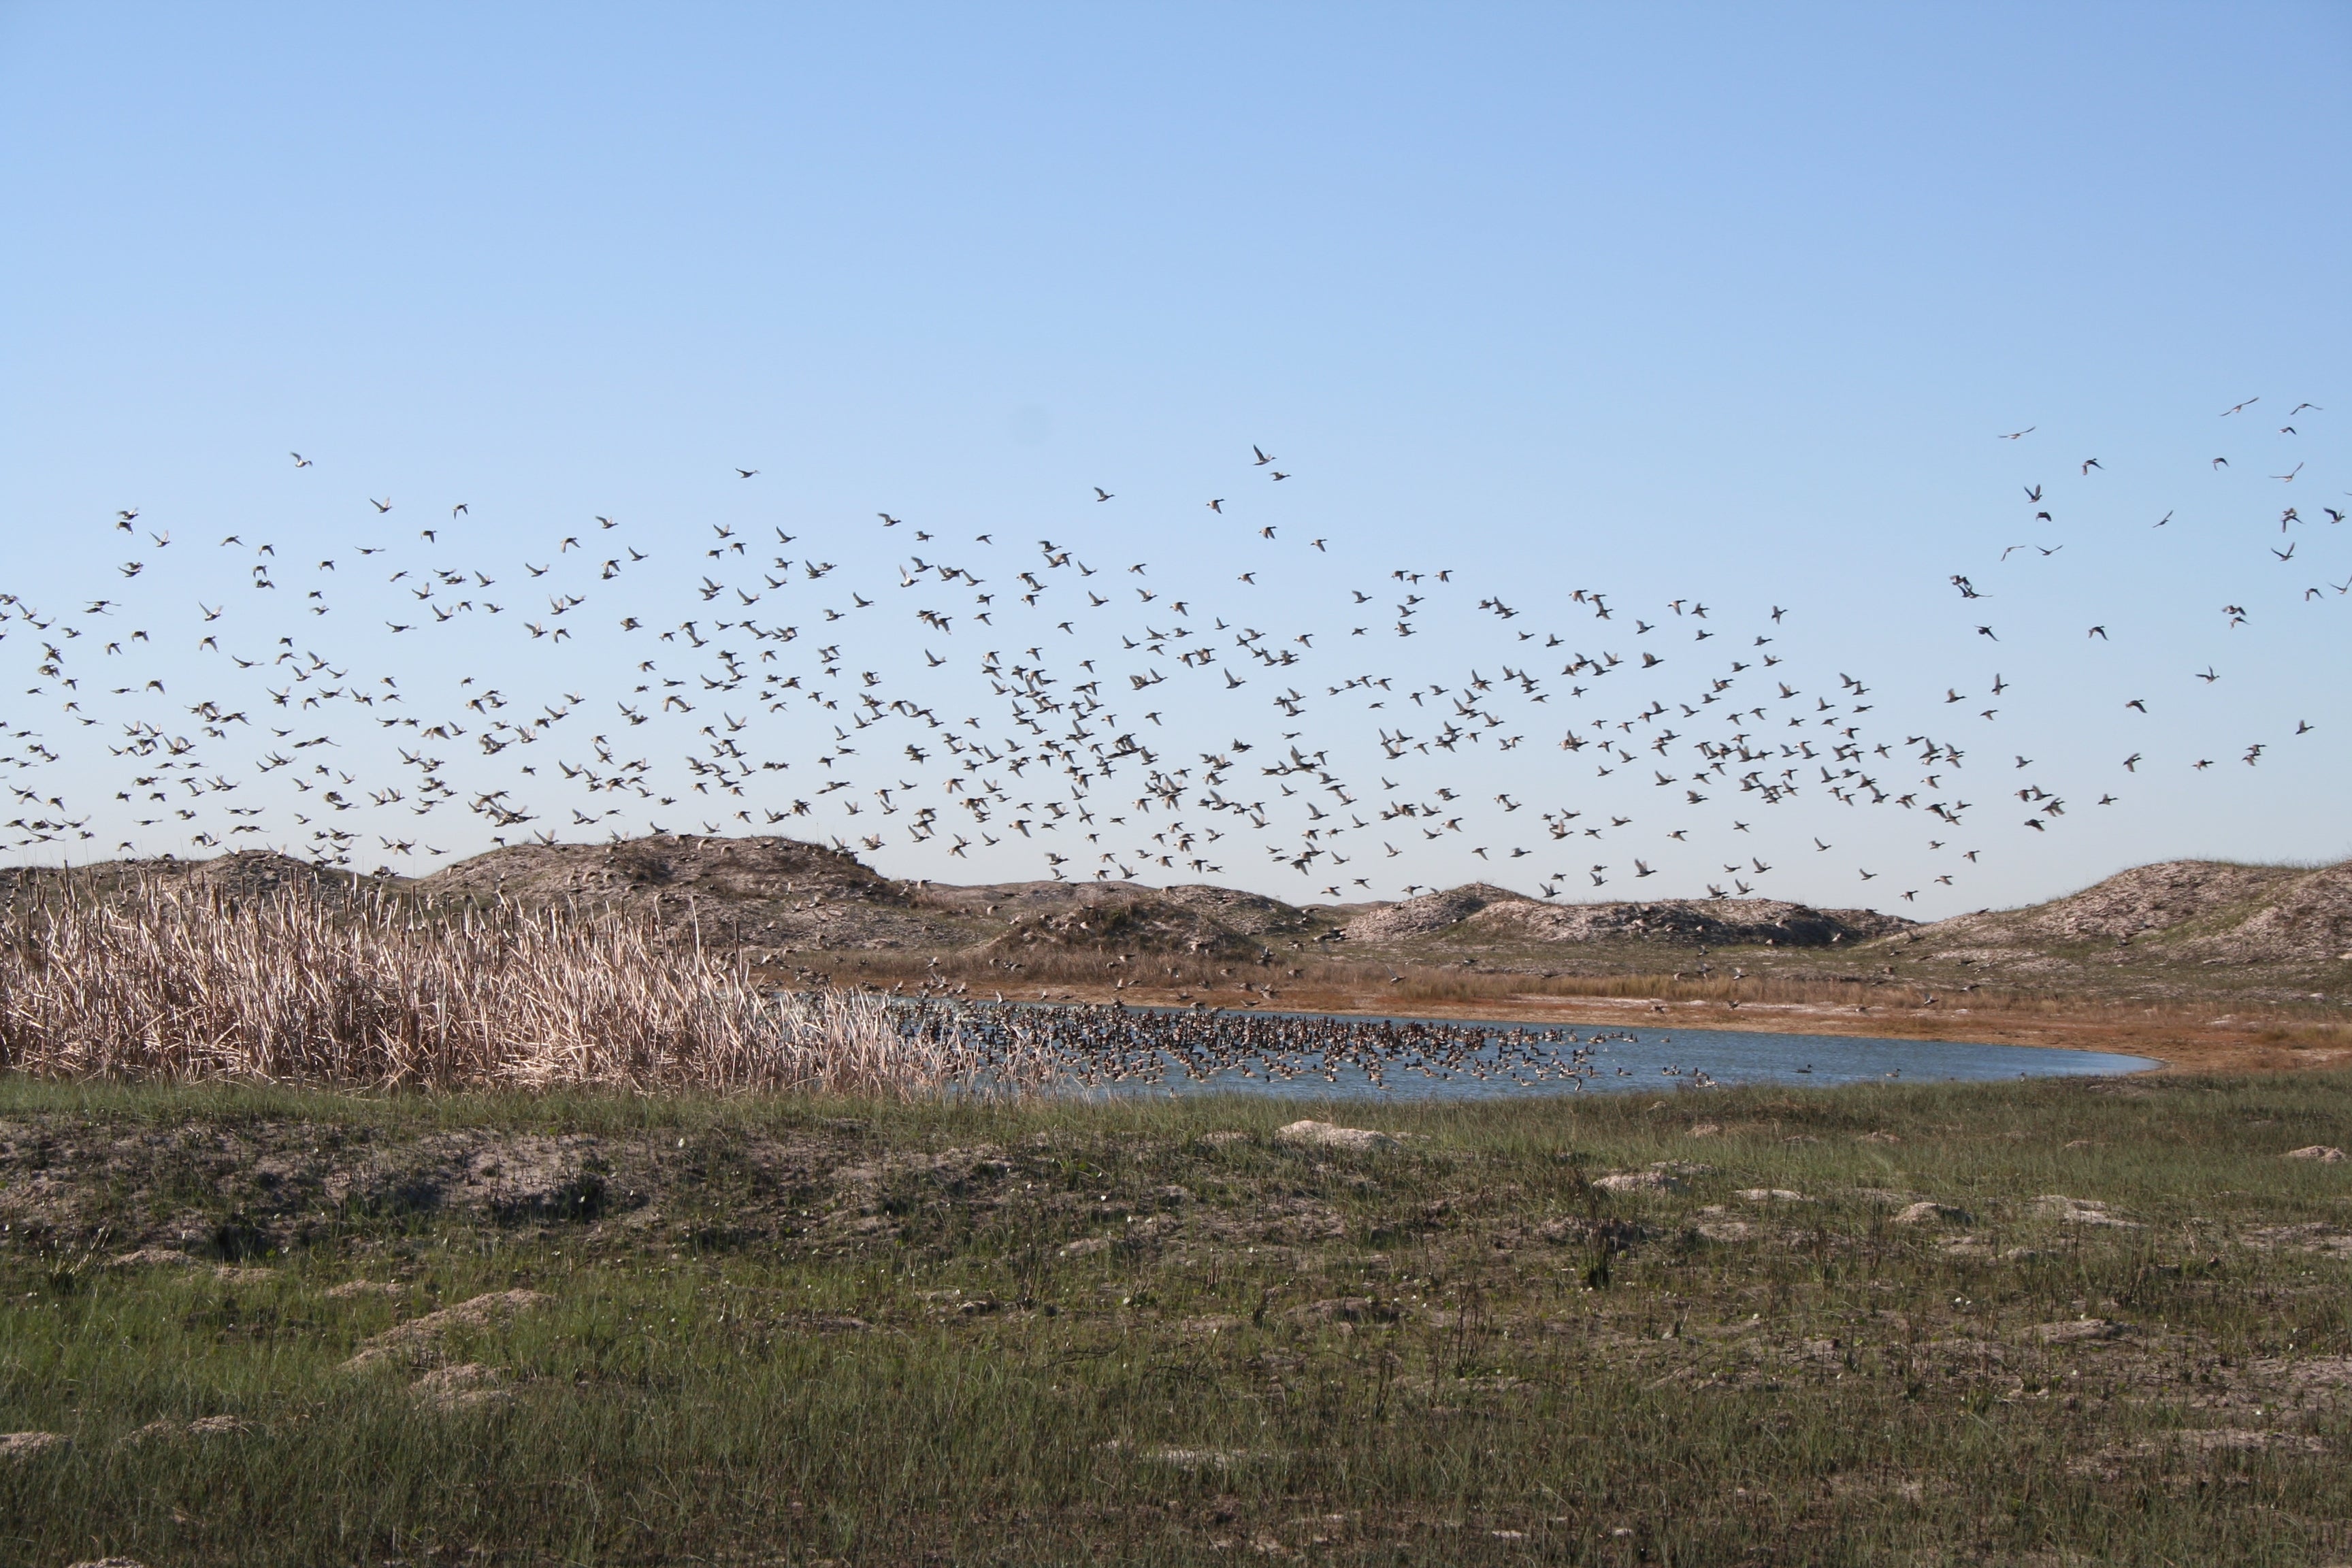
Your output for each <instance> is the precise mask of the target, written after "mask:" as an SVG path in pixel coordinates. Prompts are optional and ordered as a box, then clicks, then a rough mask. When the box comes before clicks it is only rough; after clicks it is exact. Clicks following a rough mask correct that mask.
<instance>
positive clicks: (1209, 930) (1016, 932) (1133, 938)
mask: <svg viewBox="0 0 2352 1568" xmlns="http://www.w3.org/2000/svg"><path fill="white" fill-rule="evenodd" d="M926 901H929V902H934V903H940V904H943V905H949V906H952V907H958V908H961V909H964V910H968V911H970V912H976V913H978V914H980V915H981V916H982V917H983V918H987V919H993V920H1001V921H1010V922H1011V926H1010V929H1009V930H1006V931H1003V934H1001V935H999V936H997V937H995V938H994V939H993V940H992V941H991V942H988V943H987V945H986V946H985V947H984V948H983V949H982V951H983V952H992V953H1010V952H1022V951H1024V950H1030V949H1034V948H1037V947H1039V946H1046V947H1060V948H1071V949H1099V950H1102V951H1105V952H1114V951H1115V952H1188V953H1214V954H1217V955H1220V956H1224V957H1242V956H1254V955H1255V953H1256V952H1258V951H1259V950H1260V949H1261V948H1263V947H1264V946H1265V945H1267V944H1268V943H1270V942H1273V941H1275V940H1276V939H1277V938H1280V939H1284V940H1288V939H1290V938H1292V937H1296V936H1301V935H1305V934H1307V933H1309V932H1312V931H1318V930H1319V929H1321V928H1320V927H1319V926H1318V924H1317V922H1316V921H1314V919H1313V918H1312V917H1310V916H1309V915H1307V913H1306V912H1305V911H1303V910H1297V909H1294V908H1292V907H1291V906H1290V905H1288V904H1286V903H1282V902H1280V901H1279V900H1275V899H1267V898H1261V897H1259V896H1258V895H1257V894H1255V893H1243V892H1236V891H1234V889H1230V888H1209V887H1182V888H1166V889H1154V888H1145V887H1139V886H1138V885H1136V884H1134V883H1131V882H1014V883H1007V884H1004V885H1002V886H998V887H979V888H951V889H932V890H931V891H929V893H927V894H926ZM973 906H977V908H976V910H975V909H974V908H973Z"/></svg>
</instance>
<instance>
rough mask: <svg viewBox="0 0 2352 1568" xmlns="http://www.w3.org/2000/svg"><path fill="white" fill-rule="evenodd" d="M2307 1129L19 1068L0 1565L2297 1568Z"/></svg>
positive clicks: (1961, 1102)
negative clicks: (367, 1092)
mask: <svg viewBox="0 0 2352 1568" xmlns="http://www.w3.org/2000/svg"><path fill="white" fill-rule="evenodd" d="M1301 1114H1310V1115H1314V1116H1318V1117H1320V1118H1322V1119H1324V1120H1327V1121H1334V1122H1338V1123H1341V1124H1343V1125H1347V1126H1351V1127H1360V1128H1373V1129H1381V1130H1384V1131H1386V1132H1387V1133H1390V1134H1392V1136H1391V1137H1387V1138H1381V1139H1369V1138H1366V1139H1354V1140H1344V1139H1343V1140H1341V1141H1339V1142H1299V1141H1297V1139H1296V1138H1295V1137H1293V1138H1286V1137H1284V1136H1282V1135H1280V1133H1279V1131H1278V1130H1279V1129H1280V1128H1281V1127H1282V1125H1283V1124H1284V1123H1286V1122H1288V1121H1291V1120H1293V1119H1294V1118H1297V1117H1298V1116H1300V1115H1301ZM2347 1133H2352V1076H2347V1075H2344V1074H2336V1073H2311V1074H2305V1075H2302V1076H2298V1077H2294V1078H2284V1077H2276V1076H2273V1077H2266V1078H2256V1079H2202V1078H2190V1077H2169V1078H2157V1079H2132V1080H2125V1081H2090V1082H2085V1081H2080V1080H2076V1081H2043V1082H2039V1083H2016V1084H2002V1085H1993V1086H1969V1087H1926V1086H1919V1087H1909V1086H1905V1087H1885V1088H1872V1089H1856V1090H1837V1091H1829V1092H1806V1093H1792V1092H1788V1091H1783V1090H1757V1091H1729V1092H1722V1093H1714V1094H1679V1095H1669V1096H1664V1097H1652V1096H1642V1095H1638V1094H1626V1095H1608V1096H1591V1097H1587V1098H1583V1099H1580V1100H1558V1099H1549V1100H1539V1101H1538V1100H1524V1101H1501V1102H1489V1103H1485V1104H1480V1105H1476V1106H1470V1107H1450V1108H1433V1107H1376V1106H1365V1105H1361V1104H1355V1105H1343V1106H1336V1107H1327V1108H1323V1109H1321V1110H1308V1111H1305V1112H1302V1110H1300V1109H1298V1108H1297V1107H1296V1106H1276V1105H1274V1104H1270V1103H1267V1102H1265V1101H1264V1100H1232V1099H1228V1100H1215V1099H1193V1100H1182V1101H1178V1102H1170V1101H1166V1100H1160V1101H1153V1102H1148V1103H1145V1102H1130V1103H1124V1104H1115V1105H1076V1104H1067V1103H1061V1104H1053V1103H1047V1104H1026V1105H1003V1106H973V1105H954V1104H943V1103H936V1102H934V1103H920V1102H917V1103H903V1102H902V1103H887V1104H885V1103H868V1102H860V1101H853V1100H834V1099H824V1098H810V1097H781V1096H777V1097H757V1096H749V1095H747V1096H742V1097H735V1098H719V1097H699V1098H698V1097H684V1096H680V1097H650V1096H648V1097H626V1096H618V1095H615V1096H606V1097H597V1096H560V1095H538V1096H533V1095H526V1094H520V1093H516V1094H506V1095H495V1096H482V1097H465V1096H434V1097H427V1096H422V1095H419V1096H412V1097H405V1098H384V1097H364V1096H357V1095H333V1094H325V1093H299V1092H292V1091H278V1090H268V1089H208V1088H188V1087H177V1088H174V1087H147V1088H122V1087H102V1086H101V1087H86V1086H61V1085H58V1084H57V1083H54V1082H39V1081H34V1080H29V1079H0V1224H4V1225H5V1226H6V1228H5V1231H0V1293H5V1300H6V1302H7V1308H6V1310H5V1312H0V1429H5V1430H6V1431H9V1432H12V1433H14V1434H16V1436H11V1437H8V1438H6V1439H5V1440H0V1562H5V1563H27V1564H40V1565H52V1564H54V1565H58V1568H62V1565H64V1564H67V1563H73V1562H76V1561H81V1560H88V1559H96V1558H101V1557H105V1556H108V1555H110V1554H114V1555H121V1556H125V1557H129V1558H131V1559H134V1560H136V1561H138V1562H141V1563H148V1564H151V1565H155V1568H161V1565H163V1564H170V1563H249V1564H275V1563H284V1564H304V1565H310V1564H318V1563H370V1564H375V1563H395V1562H397V1563H406V1564H423V1563H450V1564H459V1563H464V1564H475V1563H550V1564H552V1563H820V1562H832V1563H844V1564H846V1563H929V1562H940V1563H1191V1562H1218V1563H1231V1562H1236V1561H1244V1560H1256V1559H1257V1558H1258V1557H1259V1556H1261V1555H1263V1556H1265V1557H1268V1558H1276V1557H1279V1558H1283V1559H1297V1560H1306V1561H1314V1562H1335V1563H1358V1562H1361V1563H1402V1562H1433V1563H1525V1562H1563V1563H1627V1564H1631V1563H1694V1564H1702V1563H1703V1564H1713V1563H2052V1564H2055V1563H2148V1564H2156V1563H2190V1562H2194V1563H2296V1564H2304V1563H2324V1562H2328V1561H2333V1560H2335V1559H2336V1558H2339V1557H2344V1556H2352V1522H2347V1521H2352V1463H2347V1457H2352V1289H2347V1287H2352V1163H2335V1162H2329V1161H2327V1160H2326V1159H2324V1158H2319V1157H2312V1156H2305V1157H2300V1158H2294V1157H2289V1156H2290V1155H2291V1154H2293V1153H2294V1152H2296V1151H2299V1150H2308V1149H2310V1148H2312V1147H2314V1146H2321V1147H2325V1146H2331V1145H2333V1146H2341V1145H2343V1144H2345V1143H2347V1142H2352V1137H2347Z"/></svg>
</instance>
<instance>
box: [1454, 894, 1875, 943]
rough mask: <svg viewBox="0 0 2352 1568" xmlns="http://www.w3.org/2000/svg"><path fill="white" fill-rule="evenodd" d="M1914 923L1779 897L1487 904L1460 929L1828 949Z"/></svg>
mask: <svg viewBox="0 0 2352 1568" xmlns="http://www.w3.org/2000/svg"><path fill="white" fill-rule="evenodd" d="M1912 923H1913V922H1911V921H1906V920H1900V919H1897V918H1896V917H1895V916H1893V915H1882V914H1880V913H1878V912H1877V911H1875V910H1817V909H1813V908H1811V907H1810V906H1808V905H1805V904H1791V903H1784V902H1782V901H1781V900H1778V899H1664V900H1658V901H1656V902H1652V903H1617V904H1537V903H1529V902H1527V901H1525V900H1520V901H1517V902H1514V903H1502V904H1491V905H1489V906H1487V907H1486V908H1485V909H1483V910H1479V911H1478V912H1477V913H1476V914H1475V915H1474V916H1472V917H1471V918H1470V919H1469V920H1468V921H1465V922H1464V929H1463V930H1462V931H1461V932H1460V933H1458V934H1459V935H1460V936H1461V937H1463V938H1465V939H1466V938H1469V937H1470V936H1471V935H1472V934H1473V933H1475V934H1476V935H1477V936H1478V937H1479V938H1481V939H1483V940H1486V941H1489V942H1514V941H1516V942H1675V943H1679V944H1682V945H1685V946H1706V947H1830V946H1833V945H1838V944H1842V943H1847V942H1866V941H1868V940H1869V939H1871V938H1873V937H1877V936H1885V935H1887V934H1889V933H1890V932H1894V931H1902V930H1904V929H1906V928H1907V927H1908V926H1910V925H1911V924H1912Z"/></svg>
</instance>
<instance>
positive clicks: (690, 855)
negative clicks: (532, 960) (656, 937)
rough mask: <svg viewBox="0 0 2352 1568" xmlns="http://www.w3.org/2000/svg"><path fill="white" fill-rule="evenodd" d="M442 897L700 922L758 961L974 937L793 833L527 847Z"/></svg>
mask: <svg viewBox="0 0 2352 1568" xmlns="http://www.w3.org/2000/svg"><path fill="white" fill-rule="evenodd" d="M415 887H416V889H417V890H418V891H419V892H421V893H424V894H425V895H426V896H428V897H431V898H434V899H436V900H459V899H473V900H482V899H492V898H506V899H510V900H520V902H523V903H525V904H533V905H546V904H553V903H562V902H577V903H580V904H583V905H587V906H591V907H616V908H620V909H624V910H630V911H632V912H635V913H642V914H646V915H650V916H652V917H654V918H655V919H656V920H658V921H661V922H662V923H663V924H664V925H665V926H667V927H671V928H675V929H680V930H682V929H684V928H686V927H688V926H689V925H690V926H692V927H693V928H694V929H695V931H696V932H697V933H698V940H700V941H702V942H705V943H708V944H716V945H732V946H735V947H738V948H740V949H742V950H744V951H746V952H750V953H751V955H752V956H754V957H755V958H761V957H767V956H771V955H773V954H777V953H781V952H784V951H787V950H789V951H793V952H801V951H806V950H810V949H829V950H856V949H890V948H925V947H938V948H954V947H964V946H968V945H970V944H971V942H972V941H973V940H974V937H973V933H972V932H971V931H968V930H966V929H964V928H963V927H962V926H961V925H960V924H956V923H950V922H948V921H941V920H940V919H938V918H936V916H934V915H931V914H929V913H928V912H927V911H926V910H925V909H923V908H919V903H921V902H923V900H919V898H918V894H919V891H920V889H921V887H922V884H919V883H914V882H899V881H894V880H892V879H890V878H887V877H885V876H883V875H882V874H881V873H879V872H877V871H876V870H874V869H873V868H870V867H868V866H866V865H863V864H861V863H860V862H859V861H858V859H857V858H856V856H854V855H851V854H848V853H846V852H845V851H842V850H838V849H828V848H826V847H824V846H823V845H821V844H805V843H803V842H801V841H800V840H798V839H793V838H778V837H747V838H701V837H691V836H688V835H682V834H660V835H657V836H655V837H646V838H632V839H626V840H624V841H622V842H620V843H617V844H546V845H541V844H526V845H517V846H514V847H510V848H506V849H498V850H493V851H492V852H490V853H489V854H488V855H478V856H476V857H474V858H472V859H470V860H465V861H461V862H459V863H458V864H457V865H455V866H450V867H446V868H444V869H442V870H439V871H436V872H435V873H434V874H433V875H431V876H430V877H426V878H425V879H422V880H420V881H419V882H417V883H416V884H415Z"/></svg>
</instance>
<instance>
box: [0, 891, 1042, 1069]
mask: <svg viewBox="0 0 2352 1568" xmlns="http://www.w3.org/2000/svg"><path fill="white" fill-rule="evenodd" d="M0 1068H8V1069H14V1070H16V1071H22V1072H28V1073H34V1074H39V1075H46V1076H63V1077H78V1078H88V1077H103V1078H113V1079H171V1080H187V1079H252V1080H261V1081H268V1082H277V1083H327V1084H346V1085H378V1086H385V1087H394V1086H414V1087H422V1088H435V1089H461V1088H486V1087H491V1086H509V1087H533V1088H555V1087H564V1086H572V1085H596V1086H601V1087H606V1088H615V1089H636V1090H648V1089H687V1088H691V1089H763V1090H824V1091H838V1092H851V1093H866V1094H920V1093H933V1092H942V1091H947V1090H950V1089H972V1088H981V1087H993V1088H998V1089H1003V1088H1007V1087H1013V1086H1014V1085H1016V1084H1017V1083H1018V1082H1020V1081H1022V1080H1023V1073H1022V1071H1021V1068H1020V1064H1017V1063H1010V1064H1009V1063H1006V1062H1003V1061H1002V1060H989V1061H984V1060H983V1059H982V1058H981V1057H980V1056H979V1055H978V1053H977V1052H976V1051H975V1050H974V1049H973V1048H972V1047H971V1046H970V1045H969V1044H967V1042H965V1041H964V1039H963V1038H962V1037H961V1035H960V1034H959V1033H957V1032H956V1031H955V1030H954V1029H953V1028H952V1027H943V1026H940V1025H939V1024H938V1023H937V1022H935V1021H929V1020H920V1021H919V1020H914V1019H910V1018H909V1017H908V1016H906V1015H904V1014H903V1013H901V1012H898V1011H896V1010H894V1009H892V1008H891V1006H890V1005H888V1004H887V1002H886V1001H884V1000H883V999H881V998H879V997H874V996H865V995H858V994H853V993H844V992H835V991H820V992H816V993H814V994H776V993H771V992H765V991H763V990H761V988H760V987H759V986H758V985H757V984H755V983H754V982H753V980H752V978H751V975H750V973H748V971H747V970H746V969H745V968H744V966H743V964H742V963H741V962H740V960H739V959H737V958H736V957H734V956H732V955H731V954H728V955H721V954H717V953H712V952H707V951H706V950H705V949H704V948H703V946H702V944H701V943H700V942H699V941H698V940H692V939H680V938H679V937H678V936H677V935H676V934H675V933H665V932H664V931H662V930H661V929H660V928H658V927H657V926H655V925H654V924H652V923H651V922H648V921H644V920H641V919H637V918H634V917H631V916H628V915H625V914H623V913H620V912H618V911H614V910H578V909H554V910H538V911H526V910H521V909H520V908H517V907H514V906H511V905H507V904H504V903H500V904H497V905H493V906H488V907H475V908H467V909H462V910H435V909H432V908H430V907H429V906H423V905H419V904H417V903H415V902H414V901H413V900H402V899H398V898H395V897H390V896H383V895H372V894H366V893H361V894H357V895H354V896H352V897H350V898H340V897H336V896H334V895H333V894H331V893H324V892H321V891H320V890H317V889H305V888H295V889H278V890H277V891H276V892H274V893H272V894H270V895H269V896H268V897H266V898H259V899H246V900H239V899H236V898H233V897H230V896H228V895H225V894H223V893H220V892H218V891H214V890H197V891H191V890H188V889H177V888H165V887H160V886H156V885H153V884H142V885H139V886H135V887H132V888H131V889H124V890H122V891H121V892H119V893H117V894H116V895H115V896H113V897H111V898H109V899H107V900H103V901H101V900H95V899H91V898H89V897H88V896H75V895H73V894H72V893H70V892H68V894H67V895H66V896H64V897H61V898H58V899H55V900H33V901H29V902H26V903H24V904H21V905H17V906H16V907H13V908H10V909H8V910H5V912H0Z"/></svg>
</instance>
